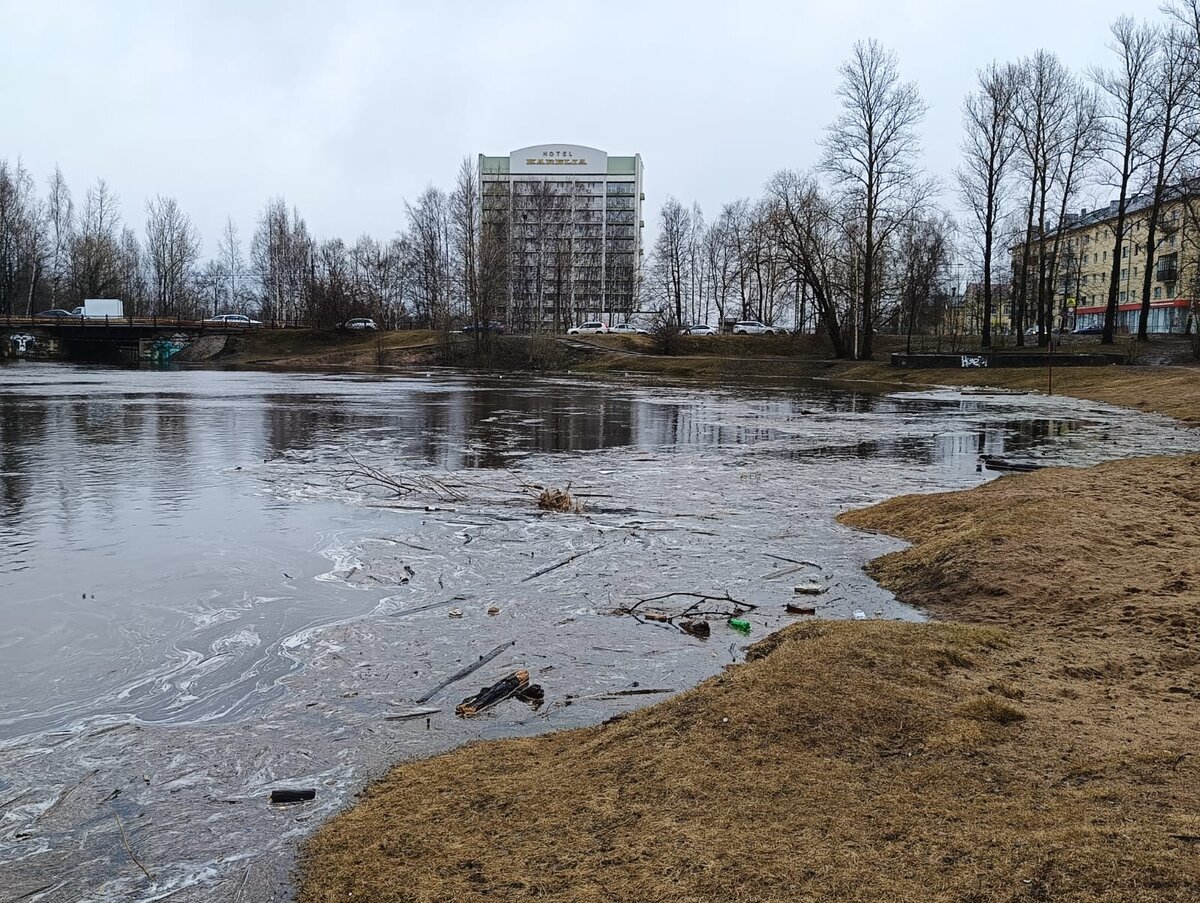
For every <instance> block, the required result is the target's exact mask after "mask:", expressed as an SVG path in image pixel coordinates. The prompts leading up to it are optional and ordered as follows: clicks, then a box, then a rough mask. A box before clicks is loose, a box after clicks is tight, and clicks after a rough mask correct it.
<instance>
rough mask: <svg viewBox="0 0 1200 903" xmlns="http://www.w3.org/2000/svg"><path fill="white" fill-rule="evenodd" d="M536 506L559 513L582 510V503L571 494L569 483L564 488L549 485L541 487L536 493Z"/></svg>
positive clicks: (577, 512)
mask: <svg viewBox="0 0 1200 903" xmlns="http://www.w3.org/2000/svg"><path fill="white" fill-rule="evenodd" d="M537 506H538V508H540V509H541V510H542V511H557V512H559V513H560V514H579V513H581V512H582V511H583V505H582V504H580V503H579V502H578V501H576V499H575V496H573V495H571V484H570V483H568V484H567V486H566V488H565V489H556V488H554V487H550V486H548V487H546V488H545V489H543V490H542V491H541V492H539V493H538V497H537Z"/></svg>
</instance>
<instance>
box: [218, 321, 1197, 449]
mask: <svg viewBox="0 0 1200 903" xmlns="http://www.w3.org/2000/svg"><path fill="white" fill-rule="evenodd" d="M889 341H890V342H891V343H892V344H895V345H896V347H897V348H900V347H902V344H898V343H901V340H899V339H897V338H896V337H883V336H881V337H879V343H880V353H881V354H886V352H887V351H888V350H889V348H890V347H891V346H890V345H889V344H888V342H889ZM1077 341H1078V349H1077V350H1094V349H1095V348H1097V347H1098V346H1097V345H1096V343H1095V342H1090V341H1086V340H1077ZM470 345H471V340H470V337H463V336H452V337H450V342H449V344H448V343H447V337H446V336H444V335H441V334H439V333H435V332H430V331H427V330H425V331H420V330H417V331H407V332H385V333H367V334H349V335H348V334H345V333H339V332H336V331H333V330H326V331H320V330H312V331H295V332H261V333H248V334H246V335H244V336H234V337H231V338H230V339H229V340H228V341H227V342H225V343H223V345H222V347H221V348H219V349H216V351H215V352H208V353H206V354H205V357H204V361H205V362H206V363H209V364H217V365H221V366H235V367H255V368H265V369H298V370H315V371H329V370H333V371H345V370H360V371H364V372H393V371H396V370H403V369H411V368H419V367H427V366H437V365H440V364H443V363H445V362H446V360H447V359H448V358H451V359H453V360H454V362H455V363H456V364H457V365H459V366H467V365H468V364H470V360H469V359H468V358H469V354H470V350H471V349H470ZM651 351H652V348H651V343H650V341H649V340H648V339H646V338H644V337H632V336H584V337H582V338H580V339H571V340H555V339H553V338H552V337H537V338H530V337H524V336H510V337H502V338H499V339H497V340H496V341H495V342H494V345H493V347H492V352H491V354H490V355H489V356H488V358H487V359H486V360H485V361H484V363H485V364H487V366H488V367H492V368H495V369H500V370H517V371H541V372H545V371H549V372H556V371H557V372H571V373H573V374H576V375H596V376H611V375H614V374H633V373H639V374H647V375H653V376H659V377H666V378H681V379H693V380H708V381H720V380H725V379H746V378H752V379H753V378H762V379H828V380H845V381H861V382H868V383H873V384H876V385H887V386H896V387H906V386H907V387H913V388H929V387H932V386H963V387H966V386H970V387H977V388H984V387H990V388H1001V389H1008V390H1012V391H1025V392H1043V393H1044V392H1046V391H1047V390H1048V389H1051V388H1052V389H1053V391H1054V392H1055V393H1056V394H1062V395H1070V396H1072V397H1076V398H1084V399H1088V400H1091V401H1101V402H1106V403H1108V404H1116V405H1121V406H1123V407H1131V408H1135V409H1138V410H1142V411H1148V412H1155V413H1160V414H1166V415H1168V416H1171V417H1175V418H1177V419H1179V420H1181V421H1183V422H1185V423H1188V424H1189V425H1191V426H1200V362H1195V361H1194V360H1193V359H1192V354H1191V350H1190V345H1189V344H1188V342H1187V341H1186V340H1183V339H1182V338H1180V337H1172V338H1170V339H1163V338H1159V339H1156V340H1155V341H1153V342H1151V343H1150V345H1149V346H1145V347H1144V348H1142V349H1141V352H1140V356H1141V359H1144V360H1153V361H1156V363H1154V364H1145V363H1143V364H1137V365H1130V366H1121V367H1072V368H1058V369H1057V370H1055V371H1054V376H1053V384H1052V386H1051V384H1050V382H1049V378H1048V373H1047V371H1046V370H1043V369H1040V368H1032V369H1019V368H1012V369H1006V368H999V369H986V370H985V369H980V370H949V369H937V370H907V369H899V368H895V367H891V366H889V365H888V364H886V363H884V362H881V361H869V362H854V361H839V360H831V359H829V357H828V350H827V349H826V348H824V346H823V345H822V344H821V343H820V342H818V341H817V340H816V339H814V338H813V337H811V336H715V337H711V338H701V337H688V338H687V339H686V340H685V342H684V344H683V346H682V348H681V353H680V354H674V355H656V354H653V353H650V352H651Z"/></svg>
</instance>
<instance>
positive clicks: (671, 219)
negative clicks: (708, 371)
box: [651, 195, 692, 326]
mask: <svg viewBox="0 0 1200 903" xmlns="http://www.w3.org/2000/svg"><path fill="white" fill-rule="evenodd" d="M658 223H659V226H658V237H657V238H656V239H655V242H654V256H653V259H652V264H651V279H652V281H653V284H654V288H655V290H656V292H657V293H658V294H659V297H660V298H661V299H662V305H663V308H664V309H665V310H667V311H669V312H670V316H671V321H670V322H671V323H672V324H674V325H675V326H684V325H686V323H685V318H684V315H683V311H684V298H685V296H686V293H687V288H688V287H687V277H688V255H687V246H688V236H689V235H690V233H691V230H692V226H691V213H690V212H689V211H688V209H687V208H686V207H684V206H683V204H681V203H679V201H678V200H676V199H675V198H673V197H670V196H669V195H668V197H667V199H666V200H665V201H663V205H662V208H661V209H660V210H659V212H658Z"/></svg>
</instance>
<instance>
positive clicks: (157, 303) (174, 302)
mask: <svg viewBox="0 0 1200 903" xmlns="http://www.w3.org/2000/svg"><path fill="white" fill-rule="evenodd" d="M199 258H200V236H199V234H198V233H197V232H196V227H195V226H194V225H192V220H191V218H190V217H189V216H188V215H187V214H186V213H184V212H183V211H182V210H181V209H180V208H179V204H178V203H177V202H176V200H175V199H174V198H170V197H166V198H165V197H162V196H161V195H159V196H158V197H157V198H155V199H154V200H151V201H147V202H146V259H147V264H148V265H149V267H150V282H151V286H152V291H153V295H154V312H155V313H156V314H159V315H163V314H166V315H173V316H181V315H183V314H184V313H185V312H186V311H185V308H186V306H187V305H188V303H189V301H190V298H189V288H190V285H189V283H190V280H191V278H192V275H193V273H192V269H193V267H194V266H195V265H196V261H197V260H199Z"/></svg>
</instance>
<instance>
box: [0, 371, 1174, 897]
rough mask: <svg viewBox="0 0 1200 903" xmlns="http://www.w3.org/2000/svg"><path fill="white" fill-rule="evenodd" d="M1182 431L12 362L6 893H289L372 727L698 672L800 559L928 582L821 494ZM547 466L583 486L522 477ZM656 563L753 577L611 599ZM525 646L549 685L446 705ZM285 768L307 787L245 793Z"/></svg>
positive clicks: (5, 374)
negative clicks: (550, 510) (382, 476)
mask: <svg viewBox="0 0 1200 903" xmlns="http://www.w3.org/2000/svg"><path fill="white" fill-rule="evenodd" d="M1196 447H1197V443H1196V441H1195V439H1194V438H1193V437H1192V436H1191V435H1190V434H1188V433H1186V432H1183V431H1179V430H1176V429H1174V428H1173V427H1172V426H1171V425H1170V424H1169V423H1168V422H1166V421H1164V420H1161V419H1158V418H1154V417H1148V416H1144V415H1138V414H1135V413H1131V412H1126V411H1120V410H1117V409H1113V408H1108V407H1105V406H1099V405H1094V404H1087V403H1081V402H1074V401H1070V400H1062V399H1046V398H1041V397H1038V396H1008V395H994V396H991V395H962V394H959V393H954V392H949V391H945V392H928V393H920V394H903V395H887V394H879V393H872V392H866V391H856V390H854V389H852V388H844V387H843V388H837V387H833V386H827V385H820V384H796V383H789V384H788V385H786V386H780V385H775V386H761V385H759V386H746V387H743V388H740V389H723V390H719V391H717V390H712V389H705V388H702V387H694V386H687V385H672V386H644V385H640V384H639V383H637V382H632V381H630V382H617V383H605V384H600V383H594V382H583V381H574V380H565V379H559V380H530V379H524V378H508V377H506V378H503V379H501V378H498V377H480V376H467V375H461V374H454V373H438V374H432V375H429V374H416V375H413V376H409V377H369V376H358V377H355V376H311V375H296V374H264V373H230V372H218V371H199V370H196V371H179V372H147V371H130V370H109V369H86V368H77V367H71V366H65V365H28V364H22V365H18V366H9V367H0V689H2V690H3V692H2V693H0V888H3V894H4V895H5V896H4V897H3V899H5V900H7V899H20V900H31V901H33V900H42V901H68V900H70V901H75V900H105V901H109V900H111V901H118V900H120V901H124V900H138V901H151V900H158V899H166V898H168V897H169V898H170V899H171V900H175V901H184V900H189V901H190V900H197V901H198V900H230V901H232V900H245V901H253V900H270V899H287V898H288V897H289V895H290V890H289V885H288V870H289V868H290V867H291V866H292V864H293V855H294V851H295V847H296V844H297V843H298V842H299V841H300V840H302V839H303V837H304V836H306V835H307V834H308V833H309V832H310V831H311V830H312V829H313V828H314V827H315V825H316V824H317V823H319V821H320V820H321V819H322V818H323V817H325V816H327V815H328V814H330V813H332V812H333V811H335V810H336V809H337V808H338V807H339V806H340V805H342V804H343V803H344V802H346V800H347V799H348V798H349V795H350V794H352V793H353V792H354V791H355V790H357V789H358V788H359V787H361V785H362V783H363V781H364V780H366V779H368V778H370V777H371V776H374V775H377V774H379V773H381V771H382V769H383V768H384V767H385V766H386V765H387V764H388V763H390V762H392V761H395V760H396V759H399V758H402V757H404V756H410V755H423V754H428V753H431V752H436V751H439V750H442V749H446V748H449V747H451V746H454V745H457V744H459V743H461V742H464V741H466V740H469V739H473V738H477V737H496V736H511V735H517V734H531V733H537V732H541V731H545V730H549V729H554V728H560V727H572V726H578V725H582V724H592V723H596V722H598V721H600V720H603V719H604V718H607V717H609V716H611V715H612V714H614V713H616V712H619V711H622V710H625V709H628V708H631V707H633V706H635V705H639V704H645V703H646V702H649V701H653V700H654V699H655V698H661V696H660V695H659V696H656V695H639V696H624V697H621V696H618V697H611V696H609V697H608V698H600V697H605V696H607V695H608V694H612V693H613V692H614V691H621V690H628V689H633V688H635V687H636V688H638V689H661V690H669V691H677V690H681V689H686V688H687V687H689V686H692V685H694V684H695V683H696V682H697V681H699V680H701V679H703V678H704V677H706V676H708V675H711V674H713V673H716V672H717V671H719V670H720V669H721V668H723V667H724V666H725V665H727V664H729V663H730V662H733V661H737V660H739V659H740V658H741V656H742V651H743V649H744V647H745V646H746V645H747V644H748V643H749V642H751V641H753V640H754V639H757V638H761V637H762V636H763V635H764V634H765V633H766V632H768V631H769V630H771V629H775V628H777V627H779V626H782V625H783V624H784V623H787V622H788V621H790V620H793V619H794V618H793V616H790V615H787V614H785V613H784V609H783V606H784V605H785V603H786V602H788V601H791V600H792V599H793V592H792V588H793V586H794V585H795V584H797V583H801V582H808V581H817V582H820V583H821V584H822V585H823V586H825V587H827V589H826V592H825V593H824V594H822V595H821V596H819V597H817V598H816V599H815V604H816V606H817V608H818V616H820V617H849V616H850V615H851V613H852V612H854V611H855V610H858V611H862V612H864V613H865V614H866V615H867V616H869V617H902V618H914V617H920V615H919V614H918V613H916V612H914V611H911V610H908V609H905V608H904V607H902V606H900V605H898V604H897V603H896V602H895V601H894V600H893V599H892V598H891V597H890V595H889V594H887V593H885V592H883V591H882V590H880V589H879V588H878V587H876V586H874V584H872V583H871V581H869V580H867V579H866V578H865V577H864V576H863V574H862V565H863V564H864V563H865V562H866V561H868V560H869V559H870V558H872V557H874V556H876V555H879V554H881V553H883V552H885V551H888V550H891V549H893V548H896V547H897V546H896V544H895V543H893V542H892V541H890V540H888V539H885V538H882V537H874V536H867V535H862V534H856V533H853V532H852V531H848V530H844V529H842V528H840V527H838V526H837V525H836V524H834V523H833V517H834V515H835V514H836V513H837V512H839V511H841V510H844V509H846V508H848V507H854V506H859V505H863V504H867V503H870V502H872V501H877V500H880V499H883V498H886V497H888V496H891V495H895V494H897V493H901V492H911V491H933V490H938V489H950V488H959V487H965V486H970V485H974V484H976V483H978V482H980V481H982V480H985V479H988V478H990V476H992V474H989V473H987V472H986V471H983V472H981V471H980V470H979V460H980V455H981V454H986V455H1005V456H1015V457H1019V458H1021V459H1028V460H1044V461H1047V462H1057V463H1091V462H1094V461H1098V460H1103V459H1105V458H1112V457H1117V456H1122V455H1127V454H1133V453H1148V452H1164V451H1172V450H1193V449H1194V448H1196ZM362 467H369V468H373V469H377V470H378V471H380V472H382V473H386V474H391V475H400V476H415V477H417V478H423V477H432V478H433V479H434V480H435V482H433V483H429V482H422V488H421V489H419V490H418V491H416V492H415V493H412V494H408V495H403V496H399V495H397V494H396V493H394V492H389V491H387V490H386V488H385V487H381V486H378V485H373V484H371V483H370V481H364V480H363V479H362V477H361V468H362ZM356 470H358V471H359V474H358V475H356V474H355V471H356ZM568 483H570V486H571V491H572V492H573V493H575V494H576V495H577V497H578V498H579V500H580V501H581V502H582V503H583V504H584V511H583V512H582V513H572V514H545V513H540V512H538V511H537V509H536V507H535V506H534V502H533V494H534V493H535V492H536V490H533V489H531V488H530V486H531V485H553V486H564V485H566V484H568ZM671 592H686V593H699V594H707V595H710V596H722V595H725V594H728V595H729V596H731V597H733V598H735V599H739V600H742V601H745V602H748V603H751V604H753V605H755V606H757V607H756V608H755V609H753V610H752V611H751V612H750V614H749V615H748V616H747V617H748V619H749V620H750V621H751V622H752V625H753V626H752V632H751V635H750V637H749V638H745V637H742V636H741V635H740V634H737V633H735V632H733V631H731V630H729V629H728V628H727V627H725V626H724V624H723V623H722V622H720V621H714V622H713V633H712V636H711V638H710V639H708V640H707V641H705V640H699V639H695V638H692V637H689V636H687V635H686V634H683V633H681V632H679V631H678V630H676V629H674V628H672V627H670V626H669V625H663V624H659V623H655V622H652V621H644V620H638V619H635V618H631V617H627V616H616V615H614V614H613V611H614V609H618V608H620V607H622V606H627V605H630V604H632V603H633V602H635V601H636V600H638V599H640V598H646V597H650V596H657V595H661V594H664V593H671ZM690 601H691V597H682V596H681V597H677V600H676V599H672V600H667V603H664V604H678V605H679V606H681V607H682V606H685V605H686V604H688V603H689V602H690ZM705 604H708V605H711V603H705ZM489 610H490V611H491V612H492V613H489ZM458 613H461V617H451V616H450V615H451V614H458ZM508 643H511V644H512V645H510V646H507V647H506V648H505V649H503V650H502V651H501V653H500V654H499V655H498V656H497V657H496V658H495V659H494V660H493V661H492V662H490V663H489V664H488V665H487V666H486V667H484V668H482V669H481V670H480V671H479V672H477V673H476V674H474V675H472V676H470V677H468V678H466V679H465V680H463V681H461V682H459V683H455V684H453V685H452V686H450V687H448V688H447V689H445V690H442V691H440V692H438V693H435V694H433V696H432V697H431V698H430V699H429V700H428V701H427V702H424V703H420V706H424V707H427V708H430V709H432V710H435V711H431V712H429V713H428V716H427V718H426V716H424V715H422V716H421V717H418V718H413V719H407V720H386V719H387V716H389V715H391V716H393V717H394V716H396V715H400V714H404V713H408V712H411V711H413V710H414V709H415V708H418V707H419V706H418V702H417V700H418V699H419V698H420V697H422V696H424V695H426V694H427V693H428V691H430V690H431V689H432V688H434V687H435V686H437V685H438V684H439V683H441V682H442V681H443V680H445V679H446V678H447V677H449V676H450V675H451V674H452V673H453V672H455V671H457V670H458V669H460V668H461V667H463V666H464V665H465V664H468V663H470V662H472V661H474V660H476V659H477V658H478V656H480V655H483V654H484V653H487V652H489V651H490V650H492V649H494V648H496V647H498V646H501V645H503V644H508ZM515 667H527V668H528V669H529V670H530V671H531V672H532V674H533V675H534V679H535V680H536V681H537V682H539V683H541V684H542V685H543V686H544V687H545V689H546V694H547V695H546V702H545V704H544V705H543V706H542V707H541V708H540V709H537V710H532V709H530V708H528V707H525V706H522V705H520V704H518V703H512V702H510V703H506V704H504V705H503V706H502V707H500V708H498V709H497V710H495V712H494V713H493V714H491V715H488V716H486V717H482V718H479V719H475V720H471V721H461V720H458V719H455V718H454V717H453V714H452V710H453V706H454V704H455V703H456V702H458V701H459V700H460V699H462V698H463V697H464V696H466V695H468V694H469V693H471V692H473V691H474V690H475V689H477V688H478V687H479V686H480V685H482V684H483V683H488V682H491V681H492V680H494V679H495V678H497V677H499V676H502V675H503V674H504V673H507V672H508V671H511V670H512V669H513V668H515ZM568 696H574V697H581V698H577V699H574V700H572V699H568V698H567V697H568ZM285 786H303V787H315V788H317V798H316V800H315V801H314V802H313V803H308V804H303V805H300V806H294V807H271V806H269V805H268V796H269V792H270V790H271V789H272V788H273V787H285ZM118 816H119V818H120V820H121V824H122V825H123V827H124V829H125V832H126V835H127V839H128V842H129V844H130V848H131V850H132V852H133V853H134V854H135V855H136V857H137V860H138V861H139V862H141V863H142V864H143V865H144V866H145V867H146V869H147V870H148V871H149V872H150V873H151V875H153V878H147V877H146V875H145V874H144V873H143V872H142V871H141V870H140V869H139V867H138V866H137V865H136V864H135V863H134V861H133V858H132V857H131V855H130V851H127V850H126V848H125V844H124V841H123V840H122V838H121V833H120V829H119V826H118V822H117V818H118Z"/></svg>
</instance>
